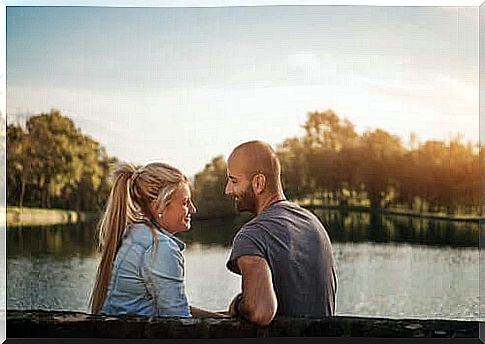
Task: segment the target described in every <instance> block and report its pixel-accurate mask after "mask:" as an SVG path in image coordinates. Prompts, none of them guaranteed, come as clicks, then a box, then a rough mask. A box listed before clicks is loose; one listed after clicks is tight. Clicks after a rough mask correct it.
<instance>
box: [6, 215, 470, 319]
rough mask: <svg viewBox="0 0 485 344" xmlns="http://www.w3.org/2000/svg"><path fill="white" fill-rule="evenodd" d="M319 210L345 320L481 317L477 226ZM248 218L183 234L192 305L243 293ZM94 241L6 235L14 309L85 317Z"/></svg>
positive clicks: (69, 235)
mask: <svg viewBox="0 0 485 344" xmlns="http://www.w3.org/2000/svg"><path fill="white" fill-rule="evenodd" d="M315 212H316V214H317V215H318V216H319V217H320V218H321V219H322V221H323V222H325V223H328V224H329V226H328V227H329V229H330V230H329V234H330V237H331V239H332V241H333V243H334V244H333V248H334V255H335V259H336V263H337V271H338V276H339V287H338V296H337V313H338V314H339V315H353V316H384V317H396V318H402V317H417V318H446V319H467V320H471V319H474V320H476V319H478V318H479V315H478V305H479V302H478V290H479V288H478V287H479V286H478V223H474V222H450V221H439V220H429V219H418V218H408V217H402V216H388V215H384V216H376V215H372V214H369V213H359V212H349V213H344V214H343V213H339V212H338V211H334V210H322V209H320V210H316V211H315ZM248 219H249V216H248V215H244V216H239V217H236V218H229V219H227V218H226V219H215V220H206V221H201V220H199V221H194V222H193V228H192V230H190V231H188V232H185V233H180V234H179V237H180V238H181V239H182V240H184V241H185V242H186V243H187V250H186V252H185V256H186V273H187V275H186V285H187V293H188V295H189V299H190V300H191V302H193V303H194V305H196V306H199V307H202V308H204V307H205V308H208V309H212V310H222V309H224V308H225V307H226V306H227V304H228V303H229V302H230V300H231V298H232V297H233V296H234V294H235V293H237V292H238V291H239V290H240V283H241V281H240V277H239V276H237V275H235V274H232V273H230V272H229V271H228V270H227V269H226V268H225V262H226V260H227V256H228V253H229V247H230V245H231V242H232V239H233V237H234V235H235V233H236V232H237V230H238V229H239V228H240V227H241V225H242V224H243V223H244V222H246V221H247V220H248ZM95 235H96V221H92V222H86V223H83V224H76V225H59V226H47V227H24V228H20V227H19V228H9V229H8V230H7V281H8V285H7V307H8V308H9V309H39V308H40V309H57V310H77V311H83V312H85V311H87V302H88V299H89V293H90V290H91V288H92V286H93V284H94V277H95V274H96V267H97V264H98V262H99V258H100V256H99V253H98V252H97V250H96V246H95ZM466 246H468V247H466Z"/></svg>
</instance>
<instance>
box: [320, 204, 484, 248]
mask: <svg viewBox="0 0 485 344" xmlns="http://www.w3.org/2000/svg"><path fill="white" fill-rule="evenodd" d="M313 212H314V213H315V214H316V215H317V216H318V217H319V218H320V219H321V220H322V221H323V222H324V223H326V224H328V226H327V228H329V234H330V237H331V239H332V241H334V242H367V241H368V242H376V243H383V242H386V243H387V242H398V243H409V244H422V245H436V246H452V247H478V241H479V237H478V234H479V232H478V221H467V222H465V221H449V220H436V219H426V218H417V217H409V216H402V215H381V214H373V213H367V212H339V211H335V210H328V209H316V210H313Z"/></svg>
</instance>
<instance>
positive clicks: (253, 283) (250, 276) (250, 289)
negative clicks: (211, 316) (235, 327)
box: [229, 256, 278, 326]
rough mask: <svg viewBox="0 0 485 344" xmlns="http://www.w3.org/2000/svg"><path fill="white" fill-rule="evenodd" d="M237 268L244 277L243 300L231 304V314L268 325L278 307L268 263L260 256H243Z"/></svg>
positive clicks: (239, 259)
mask: <svg viewBox="0 0 485 344" xmlns="http://www.w3.org/2000/svg"><path fill="white" fill-rule="evenodd" d="M237 266H238V268H239V271H241V275H242V299H241V300H240V302H238V303H237V304H236V305H235V302H234V301H233V302H232V303H231V306H230V307H229V313H230V314H231V315H233V316H234V315H236V314H237V313H239V314H240V315H242V316H243V317H244V318H246V319H247V320H249V321H251V322H253V323H255V324H257V325H259V326H266V325H268V324H269V323H270V322H271V320H273V318H274V316H275V314H276V308H277V306H278V304H277V301H276V294H275V292H274V289H273V280H272V275H271V270H270V268H269V266H268V263H267V262H266V260H265V259H264V258H261V257H259V256H241V257H239V258H238V259H237ZM235 307H237V309H235Z"/></svg>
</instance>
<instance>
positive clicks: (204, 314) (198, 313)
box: [190, 306, 230, 318]
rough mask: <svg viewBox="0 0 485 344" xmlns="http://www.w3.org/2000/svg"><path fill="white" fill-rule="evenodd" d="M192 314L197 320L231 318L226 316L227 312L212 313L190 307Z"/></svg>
mask: <svg viewBox="0 0 485 344" xmlns="http://www.w3.org/2000/svg"><path fill="white" fill-rule="evenodd" d="M190 313H191V314H192V316H193V317H195V318H230V316H229V315H228V314H224V313H226V312H211V311H206V310H204V309H200V308H197V307H194V306H190Z"/></svg>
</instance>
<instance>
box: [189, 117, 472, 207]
mask: <svg viewBox="0 0 485 344" xmlns="http://www.w3.org/2000/svg"><path fill="white" fill-rule="evenodd" d="M302 128H303V129H304V134H303V135H302V136H295V137H290V138H287V139H285V140H284V141H283V142H282V143H280V144H279V145H277V147H276V152H277V154H278V156H279V158H280V161H281V165H282V179H283V185H284V188H285V193H286V196H287V197H288V198H290V199H293V200H297V201H299V202H302V203H305V202H306V203H307V204H308V203H309V204H319V205H331V206H338V207H349V206H354V207H359V206H360V207H369V208H371V209H382V208H389V207H397V208H404V209H408V210H413V211H416V212H443V213H447V214H457V213H459V214H473V215H477V214H478V213H479V209H478V208H479V198H478V197H479V185H480V173H479V153H478V149H477V148H478V147H476V146H474V145H473V144H472V143H470V142H468V143H463V142H462V141H461V140H460V138H459V137H455V138H453V139H450V140H449V141H447V142H445V141H440V140H427V141H425V142H419V140H418V139H417V137H416V135H415V134H411V135H410V140H409V141H410V142H409V145H407V146H406V145H404V144H403V143H402V142H401V139H400V138H399V137H398V136H395V135H392V134H390V133H388V132H386V131H385V130H382V129H374V130H366V131H365V132H363V133H362V134H359V133H357V132H356V130H355V126H354V124H353V123H352V122H350V121H349V120H347V119H341V118H339V117H338V116H337V115H336V114H335V112H333V111H332V110H327V111H323V112H318V111H315V112H310V113H308V117H307V120H306V122H305V123H304V124H303V125H302ZM225 169H226V165H225V160H224V158H223V157H222V156H217V157H215V158H214V159H213V160H212V161H211V162H210V163H208V164H207V165H206V166H205V168H204V170H203V171H201V172H200V173H199V174H197V175H196V177H195V183H194V187H195V192H194V195H195V198H196V202H197V201H198V202H201V203H203V204H204V208H205V209H204V210H203V212H204V215H205V216H210V214H211V213H212V212H217V213H218V214H228V215H229V214H232V213H233V210H232V208H231V205H230V204H228V202H227V199H225V198H224V197H222V194H223V192H224V185H225Z"/></svg>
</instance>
